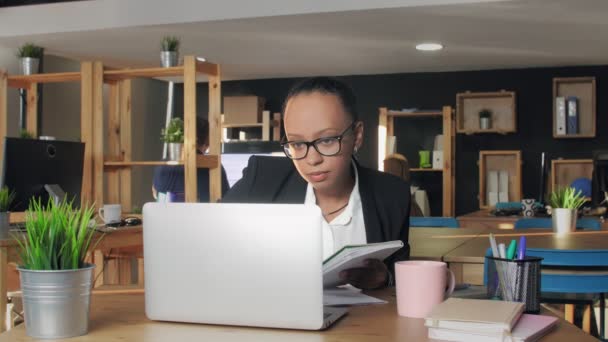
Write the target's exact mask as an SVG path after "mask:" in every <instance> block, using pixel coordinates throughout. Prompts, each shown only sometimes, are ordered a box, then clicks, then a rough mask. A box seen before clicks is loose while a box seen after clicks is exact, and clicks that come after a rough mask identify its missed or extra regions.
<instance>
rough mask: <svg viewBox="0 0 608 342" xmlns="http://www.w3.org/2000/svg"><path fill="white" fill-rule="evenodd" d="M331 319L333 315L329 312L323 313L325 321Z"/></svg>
mask: <svg viewBox="0 0 608 342" xmlns="http://www.w3.org/2000/svg"><path fill="white" fill-rule="evenodd" d="M329 317H331V313H329V312H324V313H323V319H328V318H329Z"/></svg>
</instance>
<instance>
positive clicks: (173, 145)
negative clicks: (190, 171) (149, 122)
mask: <svg viewBox="0 0 608 342" xmlns="http://www.w3.org/2000/svg"><path fill="white" fill-rule="evenodd" d="M160 135H161V138H162V141H164V142H165V143H167V144H168V146H167V147H168V150H169V160H174V161H177V160H180V159H181V156H182V146H183V144H184V121H183V120H182V119H181V118H173V119H171V121H169V125H168V126H167V128H166V129H162V130H161V132H160Z"/></svg>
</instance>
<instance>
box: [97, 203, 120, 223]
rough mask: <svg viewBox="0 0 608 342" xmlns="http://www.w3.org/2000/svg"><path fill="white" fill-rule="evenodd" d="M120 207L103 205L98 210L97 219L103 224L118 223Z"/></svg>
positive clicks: (118, 205)
mask: <svg viewBox="0 0 608 342" xmlns="http://www.w3.org/2000/svg"><path fill="white" fill-rule="evenodd" d="M121 215H122V207H121V205H120V204H104V205H103V207H101V208H99V217H100V218H101V219H102V220H103V222H104V223H105V224H108V223H116V222H120V218H121Z"/></svg>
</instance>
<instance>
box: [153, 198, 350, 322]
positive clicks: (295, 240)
mask: <svg viewBox="0 0 608 342" xmlns="http://www.w3.org/2000/svg"><path fill="white" fill-rule="evenodd" d="M321 220H322V216H321V211H320V210H319V208H318V207H316V206H307V205H303V204H229V203H147V204H146V205H145V206H144V208H143V222H144V229H143V240H144V259H145V264H144V277H145V301H146V315H147V316H148V318H149V319H152V320H162V321H176V322H191V323H208V324H224V325H243V326H256V327H272V328H292V329H308V330H316V329H323V328H325V327H327V326H329V325H330V324H331V323H332V322H334V321H336V320H337V319H338V318H339V317H340V316H342V315H343V314H344V313H345V312H346V310H345V309H344V308H324V306H323V286H322V281H323V279H322V239H321V222H322V221H321Z"/></svg>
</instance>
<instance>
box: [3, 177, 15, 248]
mask: <svg viewBox="0 0 608 342" xmlns="http://www.w3.org/2000/svg"><path fill="white" fill-rule="evenodd" d="M14 200H15V192H14V191H12V190H9V188H7V187H6V186H5V187H3V188H2V189H0V239H6V238H8V237H9V236H8V232H9V230H10V212H9V209H10V206H11V203H13V201H14Z"/></svg>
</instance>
